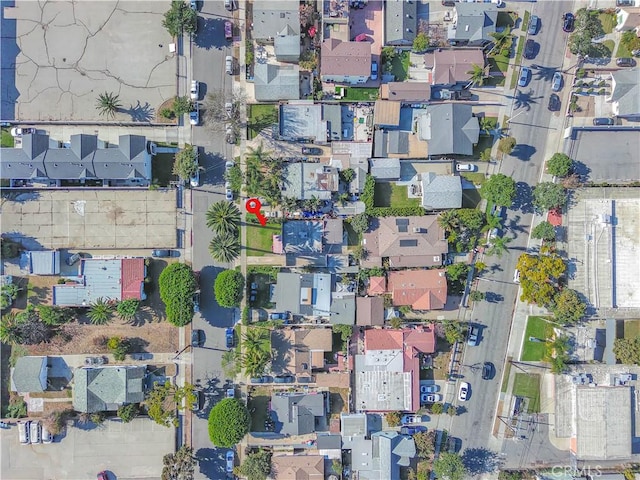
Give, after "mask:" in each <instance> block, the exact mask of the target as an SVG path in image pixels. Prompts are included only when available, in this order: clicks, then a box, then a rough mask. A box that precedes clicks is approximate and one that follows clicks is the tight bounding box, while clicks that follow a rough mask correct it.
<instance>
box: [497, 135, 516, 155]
mask: <svg viewBox="0 0 640 480" xmlns="http://www.w3.org/2000/svg"><path fill="white" fill-rule="evenodd" d="M515 146H516V139H515V138H513V137H505V138H501V139H500V142H498V150H500V151H501V152H502V153H506V154H509V153H511V152H512V151H513V149H514V148H515Z"/></svg>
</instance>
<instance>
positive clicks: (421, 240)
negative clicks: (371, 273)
mask: <svg viewBox="0 0 640 480" xmlns="http://www.w3.org/2000/svg"><path fill="white" fill-rule="evenodd" d="M362 244H363V246H364V248H365V249H366V250H367V251H368V252H369V254H368V256H367V259H366V260H363V263H362V265H363V266H365V267H381V266H382V259H383V258H389V266H390V267H392V268H401V267H434V266H440V265H442V262H443V259H444V255H445V254H446V253H447V251H448V245H447V241H446V240H445V238H444V230H443V229H442V227H440V225H439V224H438V216H437V215H427V216H420V217H418V216H415V217H380V218H376V219H373V220H372V221H371V223H370V226H369V231H368V232H367V233H365V234H364V235H363V239H362Z"/></svg>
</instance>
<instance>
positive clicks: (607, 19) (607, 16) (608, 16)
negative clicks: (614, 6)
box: [598, 12, 617, 33]
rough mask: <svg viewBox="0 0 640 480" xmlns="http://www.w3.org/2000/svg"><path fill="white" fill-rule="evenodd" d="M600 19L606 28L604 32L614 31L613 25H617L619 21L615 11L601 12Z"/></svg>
mask: <svg viewBox="0 0 640 480" xmlns="http://www.w3.org/2000/svg"><path fill="white" fill-rule="evenodd" d="M598 19H599V20H600V23H601V24H602V29H603V30H604V33H611V32H613V27H615V26H616V23H617V21H616V15H615V14H614V13H605V12H601V13H599V14H598Z"/></svg>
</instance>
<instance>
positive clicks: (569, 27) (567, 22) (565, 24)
mask: <svg viewBox="0 0 640 480" xmlns="http://www.w3.org/2000/svg"><path fill="white" fill-rule="evenodd" d="M574 21H575V17H574V16H573V13H571V12H567V13H565V14H564V15H563V16H562V30H564V31H565V32H573V23H574Z"/></svg>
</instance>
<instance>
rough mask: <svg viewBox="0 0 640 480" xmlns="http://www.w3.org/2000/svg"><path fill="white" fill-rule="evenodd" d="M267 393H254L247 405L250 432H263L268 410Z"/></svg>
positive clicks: (268, 398)
mask: <svg viewBox="0 0 640 480" xmlns="http://www.w3.org/2000/svg"><path fill="white" fill-rule="evenodd" d="M261 390H264V389H261ZM269 400H270V397H269V393H268V392H265V393H264V394H258V392H257V391H254V392H253V393H252V394H251V399H250V400H249V402H248V403H247V408H248V409H249V414H250V415H251V431H252V432H264V431H265V428H264V421H265V420H266V419H267V415H268V411H267V409H268V408H269Z"/></svg>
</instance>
